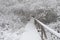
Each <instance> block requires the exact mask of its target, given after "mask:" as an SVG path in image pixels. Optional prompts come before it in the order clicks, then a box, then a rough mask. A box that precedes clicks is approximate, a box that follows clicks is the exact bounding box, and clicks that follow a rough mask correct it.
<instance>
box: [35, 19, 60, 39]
mask: <svg viewBox="0 0 60 40" xmlns="http://www.w3.org/2000/svg"><path fill="white" fill-rule="evenodd" d="M35 20H36V21H37V22H38V23H39V24H40V25H42V26H43V27H44V28H46V29H47V30H48V31H49V32H51V33H53V34H54V35H56V36H57V37H59V38H60V34H59V33H57V32H56V31H54V30H53V29H51V28H49V27H48V26H47V25H45V24H43V23H42V22H41V21H39V20H37V19H35Z"/></svg>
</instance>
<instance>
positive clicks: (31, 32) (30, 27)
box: [20, 18, 41, 40]
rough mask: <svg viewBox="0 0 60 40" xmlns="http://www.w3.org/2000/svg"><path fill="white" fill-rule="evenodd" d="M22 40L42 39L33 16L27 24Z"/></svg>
mask: <svg viewBox="0 0 60 40" xmlns="http://www.w3.org/2000/svg"><path fill="white" fill-rule="evenodd" d="M20 40H41V38H40V36H39V33H38V32H37V30H36V27H35V25H34V19H33V18H32V19H31V20H30V21H29V22H28V23H27V25H26V26H25V32H24V33H23V34H22V35H21V39H20Z"/></svg>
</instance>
